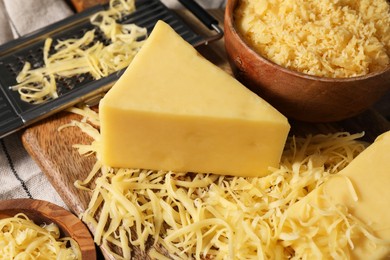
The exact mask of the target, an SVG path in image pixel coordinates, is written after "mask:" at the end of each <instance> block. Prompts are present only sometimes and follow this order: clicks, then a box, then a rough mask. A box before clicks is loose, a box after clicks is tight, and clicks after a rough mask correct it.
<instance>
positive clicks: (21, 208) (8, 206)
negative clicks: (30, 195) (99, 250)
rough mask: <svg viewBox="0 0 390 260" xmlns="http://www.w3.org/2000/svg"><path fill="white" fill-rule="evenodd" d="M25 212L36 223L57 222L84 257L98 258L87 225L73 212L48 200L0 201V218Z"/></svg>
mask: <svg viewBox="0 0 390 260" xmlns="http://www.w3.org/2000/svg"><path fill="white" fill-rule="evenodd" d="M18 213H24V214H25V215H26V216H27V217H28V218H30V219H31V220H32V221H33V222H34V223H35V224H37V225H42V224H50V223H55V224H56V225H57V226H58V227H59V229H60V230H61V237H64V236H67V237H72V238H73V239H74V240H75V241H76V242H77V243H78V245H79V247H80V250H81V255H82V259H88V260H89V259H90V260H93V259H96V251H95V245H94V242H93V239H92V236H91V234H90V232H89V230H88V229H87V227H86V226H85V225H84V224H83V223H82V222H81V220H80V219H78V218H77V217H76V216H75V215H73V214H72V213H71V212H69V211H67V210H65V209H64V208H62V207H59V206H57V205H55V204H52V203H50V202H47V201H42V200H34V199H11V200H2V201H1V202H0V219H3V218H7V217H13V216H15V215H16V214H18Z"/></svg>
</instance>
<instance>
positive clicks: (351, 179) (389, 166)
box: [287, 132, 390, 259]
mask: <svg viewBox="0 0 390 260" xmlns="http://www.w3.org/2000/svg"><path fill="white" fill-rule="evenodd" d="M389 148H390V132H387V133H385V134H383V135H382V136H380V137H378V138H377V140H376V141H375V142H374V143H373V144H372V145H371V146H369V147H368V148H367V149H366V150H365V151H363V152H362V153H361V154H360V155H359V156H358V157H356V158H355V159H354V160H353V161H352V162H351V163H350V164H349V165H348V166H347V167H346V168H345V169H344V170H342V171H341V172H340V173H338V174H337V175H335V176H333V177H332V178H330V179H329V180H328V181H327V182H325V183H324V184H323V185H322V186H320V187H319V188H317V189H315V190H313V191H312V192H311V193H310V194H309V195H308V196H307V197H305V198H303V199H302V200H301V201H300V202H298V203H296V204H294V205H293V206H292V207H290V208H289V209H288V212H287V216H288V217H287V218H289V219H290V220H294V219H295V220H296V221H297V222H296V223H299V222H300V223H308V222H310V220H313V219H315V218H316V217H318V212H322V213H321V214H322V216H321V218H319V219H320V220H321V223H320V222H318V223H320V224H321V225H322V224H323V227H325V228H328V229H329V230H330V228H329V227H330V226H332V225H334V223H332V221H329V220H330V216H331V214H329V211H327V210H328V209H329V208H332V206H336V207H337V206H340V205H342V206H341V207H346V209H347V213H348V214H346V215H345V216H343V218H344V220H346V219H347V217H346V216H349V217H351V216H353V218H356V219H358V220H359V221H361V222H362V223H363V224H364V225H365V226H366V227H367V230H369V231H371V232H372V234H373V235H375V236H376V237H372V236H370V235H368V234H367V233H366V232H365V231H364V230H360V231H361V232H358V231H356V230H355V231H354V232H351V234H350V236H351V237H350V240H351V241H350V242H349V243H350V245H351V248H350V250H349V254H350V256H351V258H352V259H383V258H389V257H390V203H389V198H390V188H389V187H390V160H389V158H390V157H389ZM310 208H311V209H310ZM315 209H317V210H315ZM318 209H319V210H318ZM316 212H317V213H316ZM340 212H341V211H340ZM340 214H341V213H340ZM349 214H350V215H349ZM318 223H317V225H313V226H315V227H314V228H317V232H321V231H320V229H321V228H322V227H321V225H319V224H318ZM345 223H347V222H345ZM303 226H304V225H303ZM290 227H291V226H290ZM353 228H354V227H348V228H347V230H348V229H349V230H353ZM296 230H298V229H296ZM307 230H309V229H307ZM311 230H313V227H311ZM329 230H328V231H327V233H328V234H327V236H328V237H330V235H329V233H331V232H330V231H329ZM290 231H291V230H290ZM347 232H348V231H347ZM292 233H293V232H292ZM325 235H326V234H325ZM299 236H301V237H303V236H306V234H304V233H302V230H301V233H300V234H299ZM309 236H311V237H314V236H313V235H312V234H311V235H309ZM301 241H302V242H303V241H305V240H301ZM313 241H314V242H315V243H317V246H318V247H320V246H319V245H320V244H321V242H320V239H317V240H315V239H314V240H313ZM305 242H306V244H307V241H305ZM374 242H375V243H374ZM291 244H292V246H291V247H292V248H294V249H295V250H299V247H300V246H301V245H303V243H291ZM326 246H328V248H329V247H330V245H329V243H328V244H327V245H326ZM312 257H313V255H312ZM309 258H310V257H309Z"/></svg>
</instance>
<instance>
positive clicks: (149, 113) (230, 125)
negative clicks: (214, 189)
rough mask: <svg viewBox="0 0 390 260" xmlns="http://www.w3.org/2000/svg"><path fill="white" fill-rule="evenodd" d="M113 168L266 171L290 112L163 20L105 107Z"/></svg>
mask: <svg viewBox="0 0 390 260" xmlns="http://www.w3.org/2000/svg"><path fill="white" fill-rule="evenodd" d="M99 114H100V121H101V136H102V161H103V163H104V164H106V165H110V166H113V167H131V168H143V169H155V170H172V171H176V172H202V173H215V174H226V175H238V176H262V175H265V174H267V173H268V171H267V169H268V167H269V166H274V167H275V166H277V165H278V163H279V161H280V157H281V154H282V150H283V148H284V144H285V141H286V138H287V135H288V132H289V129H290V125H289V123H288V120H287V119H286V117H284V116H283V115H282V114H280V113H279V112H278V111H277V110H276V109H275V108H273V107H272V106H271V105H269V104H268V103H267V102H266V101H264V100H263V99H261V98H260V97H259V96H257V95H255V94H254V93H252V92H251V91H250V90H248V89H247V88H245V87H244V86H243V85H242V84H241V83H239V82H238V81H237V80H235V79H234V78H233V77H231V76H230V75H229V74H227V73H226V72H224V71H223V70H221V69H220V68H218V67H217V66H215V65H214V64H212V63H211V62H209V61H208V60H206V59H205V58H204V57H202V56H201V55H200V54H199V53H198V52H197V51H196V50H195V49H194V48H193V47H192V46H191V45H190V44H188V43H187V42H186V41H184V40H183V39H182V38H181V37H180V36H179V35H178V34H177V33H176V32H175V31H174V30H173V29H172V28H171V27H170V26H169V25H167V24H166V23H164V22H162V21H159V22H158V23H157V24H156V26H155V28H154V29H153V31H152V33H151V35H150V36H149V38H148V39H147V41H146V42H145V44H144V45H143V47H142V49H141V50H140V51H139V53H138V54H137V55H136V57H135V58H134V60H133V62H132V63H131V65H130V66H129V67H128V68H127V69H126V71H125V72H124V74H123V75H122V76H121V77H120V79H119V80H118V81H117V82H116V83H115V84H114V86H113V87H112V88H111V89H110V90H109V91H108V93H107V94H106V95H105V97H104V98H103V99H102V100H101V102H100V107H99Z"/></svg>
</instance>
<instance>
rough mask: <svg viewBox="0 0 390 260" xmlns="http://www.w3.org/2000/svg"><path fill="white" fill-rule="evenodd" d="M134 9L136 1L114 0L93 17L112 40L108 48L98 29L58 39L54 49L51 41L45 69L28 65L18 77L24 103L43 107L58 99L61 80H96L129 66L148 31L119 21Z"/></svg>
mask: <svg viewBox="0 0 390 260" xmlns="http://www.w3.org/2000/svg"><path fill="white" fill-rule="evenodd" d="M134 10H135V5H134V0H111V1H110V8H109V9H107V10H105V11H101V12H98V13H96V14H95V15H93V16H92V17H91V18H90V21H91V23H92V24H93V25H95V26H97V27H98V28H99V30H101V31H102V32H103V34H104V35H105V37H106V39H109V40H110V43H109V44H108V45H105V44H104V43H103V42H101V41H98V40H95V38H96V35H97V33H96V30H95V29H94V30H90V31H87V32H86V33H85V34H84V36H83V37H81V38H80V39H67V40H58V42H57V44H56V45H54V46H53V45H52V42H53V39H52V38H47V39H46V40H45V44H44V48H43V61H44V66H43V67H41V68H32V66H31V64H30V63H29V62H26V63H25V64H24V66H23V68H22V70H21V71H20V73H19V74H18V76H17V78H16V81H17V82H18V84H17V85H15V86H12V87H11V89H13V90H15V91H16V90H17V91H18V92H19V94H20V97H21V99H22V100H23V101H25V102H29V103H31V104H40V103H42V102H45V101H47V100H50V99H54V98H57V97H58V93H57V84H56V79H57V78H60V77H65V78H66V77H72V76H76V75H80V74H84V73H90V74H91V75H92V76H93V78H94V79H100V78H102V77H106V76H108V75H110V74H112V73H114V72H116V71H119V70H121V69H123V68H125V67H127V66H128V65H129V64H130V62H131V61H132V60H133V58H134V56H135V54H136V53H137V52H138V50H139V49H140V48H141V46H142V44H143V42H144V39H145V38H146V36H147V31H146V28H141V27H138V26H136V25H135V24H119V23H117V22H116V21H117V20H118V19H120V18H121V17H122V16H124V15H127V14H130V13H132V12H133V11H134ZM52 49H54V53H53V54H51V50H52Z"/></svg>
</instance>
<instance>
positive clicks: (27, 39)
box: [0, 0, 223, 138]
mask: <svg viewBox="0 0 390 260" xmlns="http://www.w3.org/2000/svg"><path fill="white" fill-rule="evenodd" d="M179 1H180V2H181V3H182V4H183V5H184V6H185V7H187V9H188V10H190V11H191V12H192V13H193V14H194V15H195V16H196V17H198V18H199V20H201V21H202V22H203V23H204V24H205V25H206V26H207V27H209V29H211V30H214V31H215V32H216V33H215V34H213V35H212V36H208V37H205V36H202V35H199V34H197V33H196V32H195V31H194V30H193V29H191V28H190V27H189V26H188V25H187V24H186V23H185V22H184V21H183V20H182V19H181V18H180V17H179V16H178V15H177V14H176V13H175V12H173V11H172V10H170V9H168V8H167V7H166V6H165V5H164V4H163V3H162V2H160V0H136V1H135V3H136V11H135V12H134V13H132V14H130V15H127V16H124V17H122V19H121V20H120V21H119V22H121V23H135V24H137V25H139V26H142V27H146V28H147V30H148V33H150V32H151V30H152V29H153V27H154V25H155V23H156V22H157V21H158V20H163V21H165V22H166V23H168V24H169V25H170V26H171V27H172V28H173V29H174V30H175V31H176V32H177V33H178V34H180V35H181V36H182V37H183V38H184V39H185V40H186V41H187V42H189V43H190V44H192V45H193V46H198V45H201V44H206V43H207V42H211V41H214V40H217V39H219V38H221V37H222V35H223V32H222V30H221V29H220V28H219V26H218V22H217V21H216V20H215V19H214V18H213V17H211V16H210V15H209V14H208V13H207V12H206V11H205V10H204V9H202V8H201V7H200V6H199V5H198V4H197V3H196V2H194V1H193V0H179ZM108 7H109V6H108V5H99V6H96V7H93V8H91V9H88V10H86V11H84V12H81V13H78V14H75V15H73V16H71V17H69V18H66V19H64V20H62V21H59V22H57V23H54V24H52V25H49V26H47V27H45V28H43V29H41V30H38V31H35V32H33V33H31V34H29V35H26V36H23V37H21V38H19V39H16V40H13V41H11V42H8V43H6V44H4V45H2V46H0V138H2V137H4V136H6V135H8V134H11V133H12V132H15V131H17V130H19V129H21V128H23V127H25V126H28V125H30V124H32V123H34V122H37V121H38V120H41V119H43V118H45V117H48V116H50V115H52V114H54V113H56V112H58V111H60V110H63V109H65V108H66V107H69V106H72V105H75V104H77V103H79V102H85V101H87V100H90V99H94V98H99V97H101V96H102V95H103V93H105V92H106V91H107V90H108V89H109V88H110V87H111V86H112V85H113V83H114V82H115V81H116V80H117V79H118V78H119V77H120V76H121V75H122V73H123V72H124V70H122V71H118V72H116V73H113V74H111V75H109V76H108V77H105V78H102V79H99V80H94V79H93V78H92V76H91V75H89V74H83V75H78V76H77V77H71V78H61V79H58V80H57V91H58V94H59V97H58V98H57V99H54V100H50V101H47V102H45V103H43V104H39V105H32V104H29V103H26V102H24V101H22V100H20V97H19V93H18V92H17V91H12V90H10V89H9V86H12V85H15V84H16V76H17V74H18V73H19V72H20V70H21V69H22V67H23V65H24V63H25V62H26V61H28V62H30V63H31V65H32V66H33V67H41V66H42V65H43V44H44V41H45V39H46V38H48V37H51V38H53V42H56V40H58V39H60V40H61V39H69V38H80V37H82V36H83V35H84V33H85V32H86V31H88V30H91V29H93V28H95V26H93V25H92V24H91V23H90V22H89V18H90V16H91V15H93V14H95V13H96V12H99V11H101V10H104V9H107V8H108ZM96 32H97V33H96V35H97V36H96V38H95V40H99V41H101V42H103V43H104V42H106V43H107V40H106V39H105V37H104V35H103V33H101V32H100V33H99V30H97V31H96Z"/></svg>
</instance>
